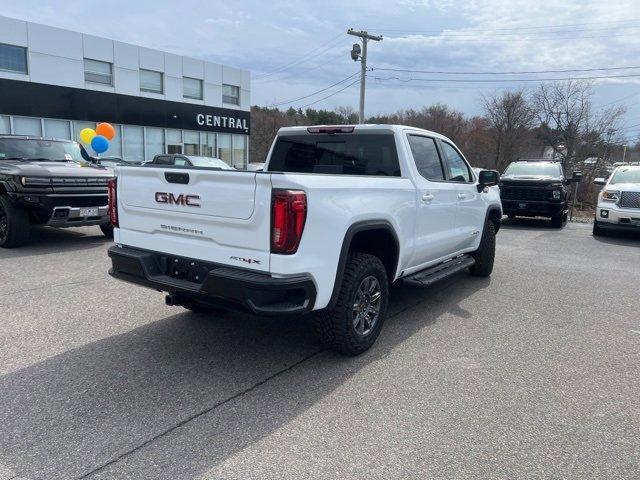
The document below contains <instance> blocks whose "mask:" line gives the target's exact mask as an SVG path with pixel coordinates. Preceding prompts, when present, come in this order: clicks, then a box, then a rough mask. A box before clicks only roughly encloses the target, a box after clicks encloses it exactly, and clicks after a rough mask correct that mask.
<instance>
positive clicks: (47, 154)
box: [0, 138, 84, 162]
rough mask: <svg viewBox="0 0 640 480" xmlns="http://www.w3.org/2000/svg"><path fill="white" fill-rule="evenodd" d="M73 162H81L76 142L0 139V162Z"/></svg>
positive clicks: (80, 154)
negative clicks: (17, 159) (21, 160)
mask: <svg viewBox="0 0 640 480" xmlns="http://www.w3.org/2000/svg"><path fill="white" fill-rule="evenodd" d="M10 158H19V159H25V160H34V159H38V160H43V159H44V160H52V161H55V160H58V161H65V160H73V161H75V162H83V161H84V159H83V158H82V153H81V150H80V145H79V144H78V143H76V142H64V141H59V140H39V139H35V138H34V139H25V138H0V160H6V159H10Z"/></svg>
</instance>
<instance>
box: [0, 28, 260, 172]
mask: <svg viewBox="0 0 640 480" xmlns="http://www.w3.org/2000/svg"><path fill="white" fill-rule="evenodd" d="M249 102H250V75H249V71H247V70H242V69H238V68H233V67H228V66H226V65H220V64H217V63H212V62H207V61H205V60H201V59H196V58H190V57H183V56H180V55H175V54H172V53H167V52H162V51H159V50H154V49H150V48H145V47H139V46H136V45H131V44H128V43H123V42H118V41H114V40H109V39H106V38H101V37H97V36H94V35H88V34H84V33H79V32H73V31H69V30H64V29H60V28H54V27H50V26H46V25H40V24H36V23H31V22H25V21H21V20H16V19H12V18H7V17H2V16H0V133H11V134H18V135H38V136H40V135H42V136H45V137H54V138H66V139H73V140H78V137H79V132H80V130H82V129H83V128H86V127H91V128H95V126H96V123H99V122H109V123H111V124H112V125H113V126H114V127H115V128H116V137H115V138H114V139H113V140H112V141H111V144H110V147H109V150H108V151H107V152H105V153H104V154H103V156H117V157H122V158H124V159H125V160H128V161H141V160H150V159H152V158H153V156H154V155H157V154H160V153H184V154H187V155H203V156H211V157H218V158H221V159H223V160H224V161H225V162H227V163H228V164H230V165H234V166H236V167H239V168H242V167H243V166H245V165H246V164H247V161H248V143H249V142H248V135H249V131H250V103H249ZM89 150H90V149H89Z"/></svg>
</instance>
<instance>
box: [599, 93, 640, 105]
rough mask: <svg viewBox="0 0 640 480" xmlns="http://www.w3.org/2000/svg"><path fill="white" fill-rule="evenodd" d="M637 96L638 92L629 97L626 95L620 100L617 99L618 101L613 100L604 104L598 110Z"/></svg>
mask: <svg viewBox="0 0 640 480" xmlns="http://www.w3.org/2000/svg"><path fill="white" fill-rule="evenodd" d="M637 95H640V91H639V92H636V93H632V94H631V95H626V96H624V97H622V98H619V99H618V100H614V101H613V102H609V103H605V104H604V105H601V106H600V108H603V107H608V106H609V105H613V104H615V103H620V102H622V101H623V100H627V99H628V98H632V97H635V96H637Z"/></svg>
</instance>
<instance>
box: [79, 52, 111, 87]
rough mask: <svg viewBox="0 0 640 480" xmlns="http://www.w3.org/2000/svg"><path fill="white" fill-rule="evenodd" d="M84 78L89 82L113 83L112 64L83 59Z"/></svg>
mask: <svg viewBox="0 0 640 480" xmlns="http://www.w3.org/2000/svg"><path fill="white" fill-rule="evenodd" d="M84 80H85V82H89V83H99V84H101V85H113V73H112V65H111V64H110V63H109V62H100V61H98V60H91V59H89V58H85V59H84Z"/></svg>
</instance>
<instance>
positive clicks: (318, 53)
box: [254, 32, 344, 80]
mask: <svg viewBox="0 0 640 480" xmlns="http://www.w3.org/2000/svg"><path fill="white" fill-rule="evenodd" d="M343 35H344V33H342V32H340V33H339V34H338V35H336V36H334V37H332V38H331V39H330V40H328V41H327V42H325V43H323V44H321V45H319V46H318V47H316V48H314V49H313V50H310V51H309V52H306V53H305V54H304V55H302V56H301V57H298V58H296V59H294V60H292V61H291V62H288V63H285V64H284V65H281V66H280V67H277V68H275V69H274V70H271V71H270V72H266V73H262V74H259V75H256V77H255V78H254V80H259V79H262V78H265V77H268V76H271V75H273V74H275V73H278V72H281V71H283V70H285V69H287V68H288V67H290V66H293V65H295V64H298V63H300V62H304V61H306V60H308V59H310V58H314V57H316V56H318V55H320V54H322V53H324V52H326V51H327V50H328V49H330V48H332V47H333V45H330V44H332V43H334V42H335V41H336V40H338V39H339V38H341V37H342V36H343ZM323 47H327V48H325V49H324V50H322V51H321V52H318V50H320V49H322V48H323ZM315 52H317V53H316V54H315V55H312V54H313V53H315Z"/></svg>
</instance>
